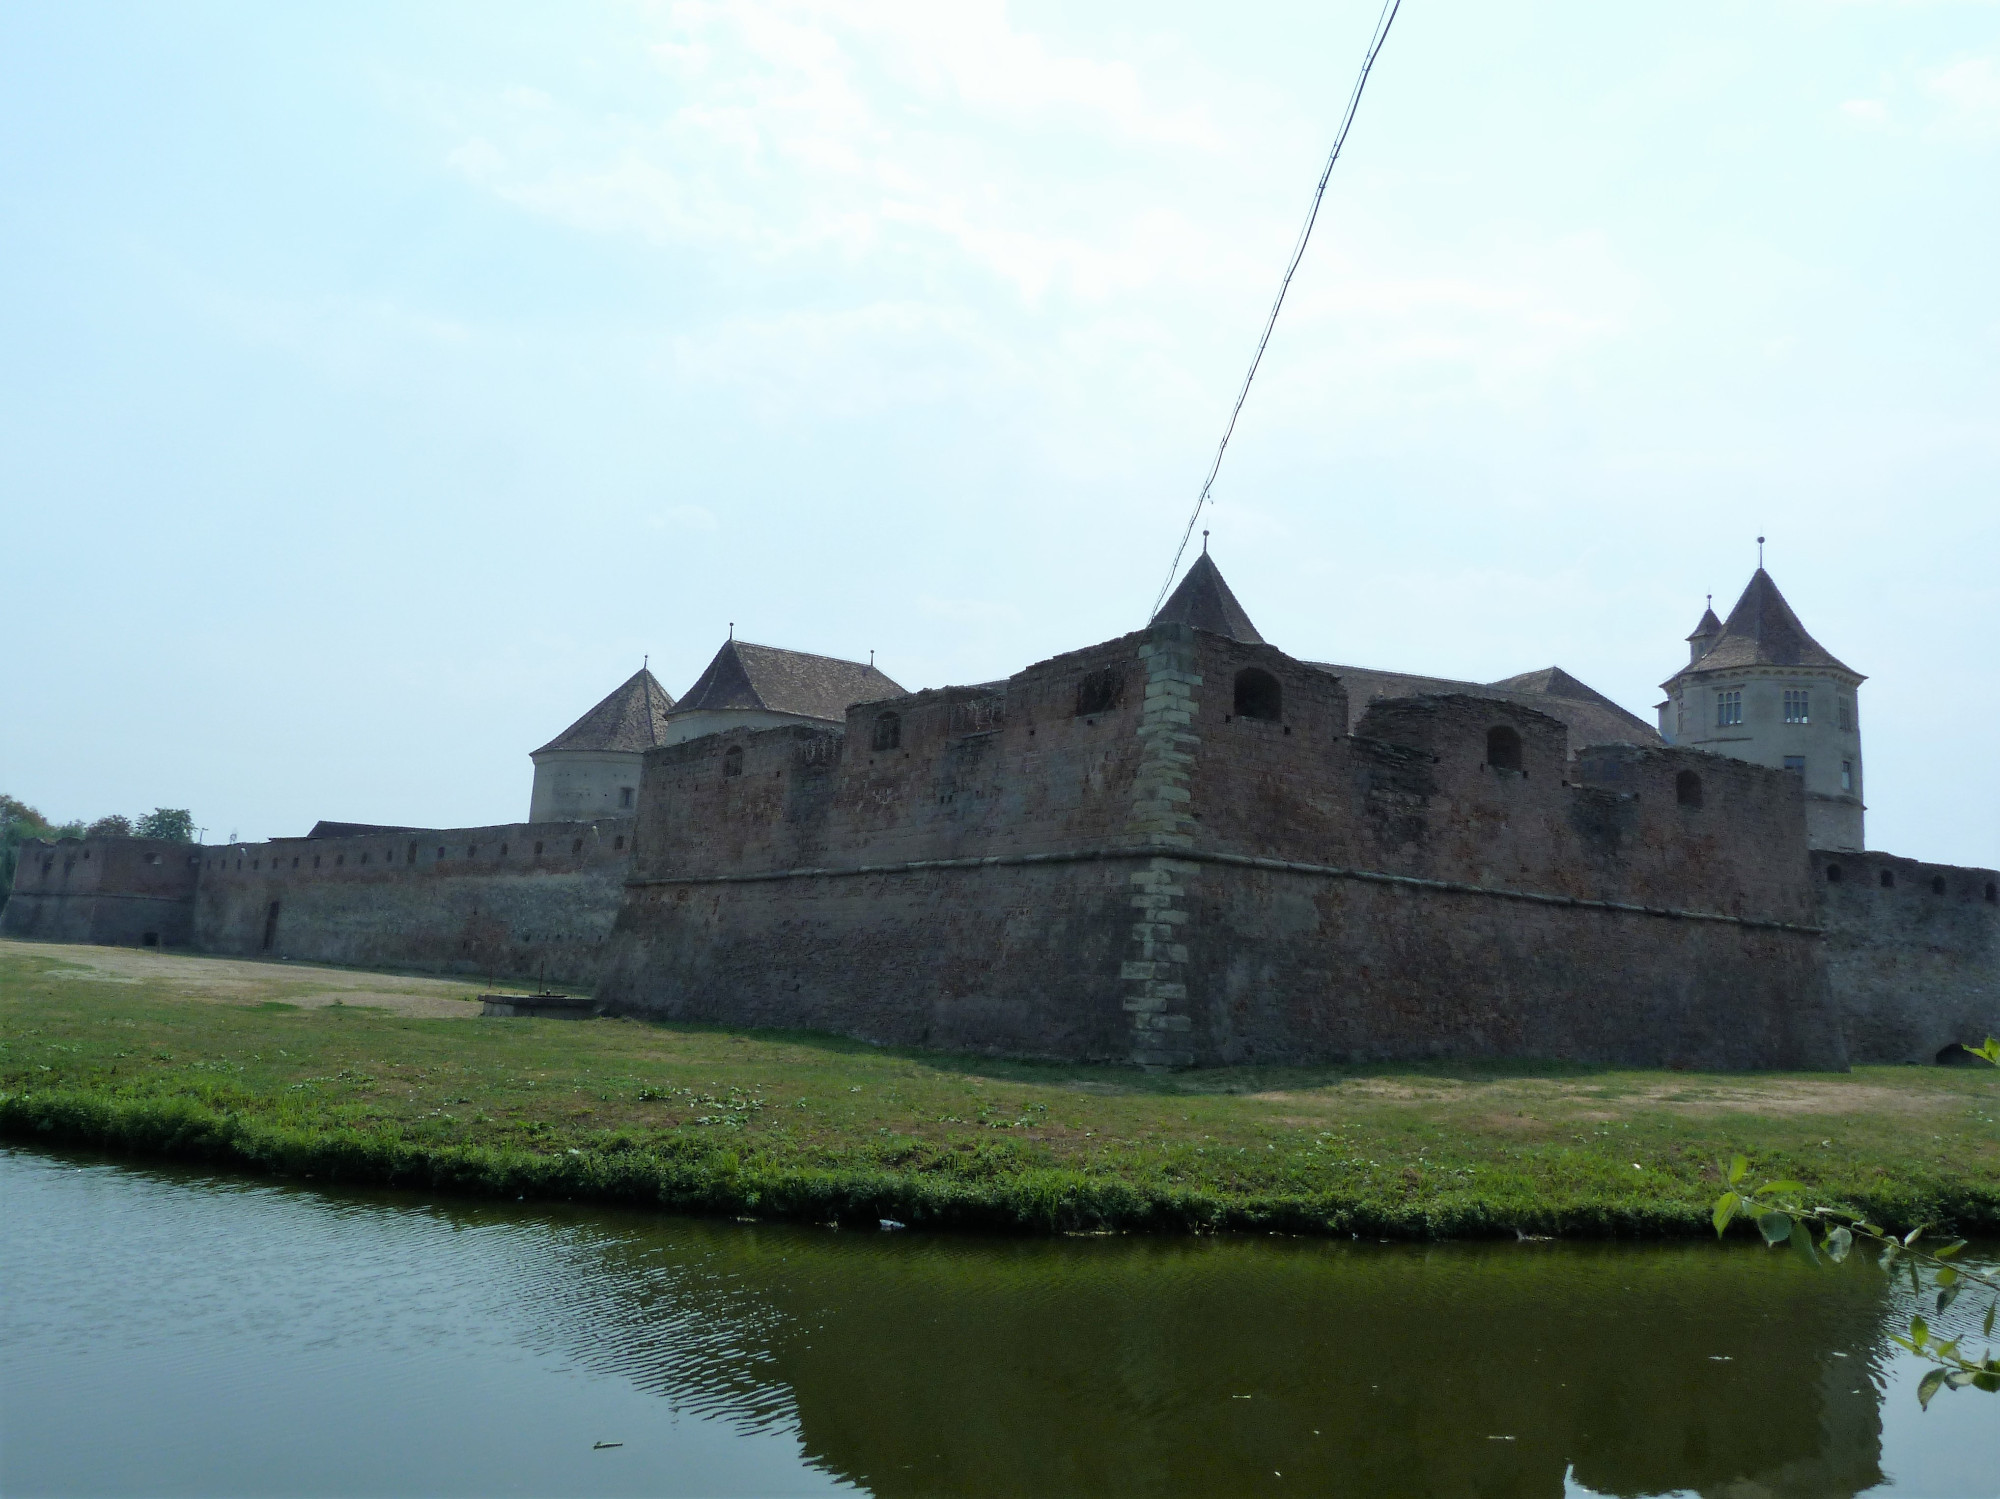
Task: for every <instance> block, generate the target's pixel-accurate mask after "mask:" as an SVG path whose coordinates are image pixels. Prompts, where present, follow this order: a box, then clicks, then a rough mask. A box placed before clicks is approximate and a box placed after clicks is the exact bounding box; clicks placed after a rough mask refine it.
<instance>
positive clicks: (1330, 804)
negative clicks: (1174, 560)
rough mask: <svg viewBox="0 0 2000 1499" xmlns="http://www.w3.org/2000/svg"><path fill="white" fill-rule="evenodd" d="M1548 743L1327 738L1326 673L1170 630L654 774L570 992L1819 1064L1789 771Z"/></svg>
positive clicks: (1490, 1048) (966, 1028)
mask: <svg viewBox="0 0 2000 1499" xmlns="http://www.w3.org/2000/svg"><path fill="white" fill-rule="evenodd" d="M888 725H893V727H885V726H888ZM1568 749H1569V747H1568V744H1567V739H1566V731H1565V729H1564V726H1563V725H1562V724H1561V723H1559V722H1557V721H1556V720H1554V719H1551V718H1549V717H1547V716H1545V715H1543V714H1540V713H1537V712H1535V711H1534V710H1532V709H1528V708H1524V707H1520V706H1518V705H1514V704H1502V703H1496V702H1494V701H1491V700H1475V699H1471V698H1461V697H1453V696H1443V697H1419V698H1413V699H1403V700H1397V701H1391V702H1387V703H1379V704H1377V705H1375V706H1374V707H1373V708H1371V709H1370V710H1369V712H1368V713H1367V714H1365V715H1364V716H1363V718H1362V720H1361V721H1360V724H1359V727H1358V730H1357V732H1355V733H1354V734H1352V735H1349V734H1348V732H1347V702H1346V694H1345V691H1344V689H1343V688H1342V686H1341V684H1340V681H1339V680H1338V678H1336V677H1334V676H1333V675H1331V674H1329V673H1327V672H1325V671H1322V670H1319V669H1317V668H1314V667H1311V666H1308V665H1306V664H1305V663H1303V662H1299V661H1296V660H1294V659H1292V658H1290V657H1288V656H1286V655H1285V654H1284V653H1282V652H1280V651H1278V650H1276V649H1275V648H1273V647H1270V646H1268V645H1262V644H1255V645H1246V644H1242V643H1239V642H1237V641H1234V640H1230V639H1225V638H1223V637H1221V636H1218V635H1212V634H1208V633H1206V632H1203V631H1198V630H1193V629H1190V628H1188V627H1186V626H1183V625H1171V624H1170V625H1156V626H1154V627H1153V628H1152V629H1151V630H1149V631H1147V632H1143V633H1141V634H1139V635H1134V636H1128V637H1125V638H1124V639H1122V640H1118V641H1112V642H1109V643H1107V644H1105V645H1103V646H1099V647H1095V648H1093V649H1091V650H1087V651H1081V652H1076V653H1072V654H1070V655H1066V656H1061V657H1057V658H1055V659H1054V660H1051V661H1047V662H1043V663H1041V664H1039V665H1037V666H1034V667H1031V668H1029V669H1028V670H1027V671H1024V672H1022V673H1020V674H1019V675H1017V676H1015V677H1014V678H1012V679H1010V680H1009V681H1008V683H1007V684H1006V685H1005V687H1004V689H1000V690H970V689H960V690H951V691H943V692H926V693H918V694H914V695H912V696H909V697H906V698H901V699H895V700H891V701H888V702H885V703H876V704H864V705H859V706H857V707H855V708H853V709H851V710H850V712H849V718H848V724H847V728H846V732H845V733H844V734H838V733H830V732H820V731H812V730H797V729H794V730H780V731H776V732H766V733H734V734H727V735H719V736H715V737H713V738H709V739H704V740H699V741H695V742H692V743H688V744H682V745H673V746H668V747H665V748H661V749H656V750H653V751H651V752H649V754H648V755H647V761H646V773H645V777H644V781H643V784H642V788H641V794H640V808H639V833H638V849H639V851H638V855H637V858H636V860H635V864H634V870H633V885H632V890H631V894H630V898H629V899H628V903H627V906H626V909H625V911H624V912H623V913H622V914H621V916H620V918H619V922H618V926H617V929H616V931H615V933H614V936H613V939H612V943H611V947H610V951H609V953H608V956H607V959H606V962H605V967H604V972H603V977H602V979H601V981H600V985H599V990H598V995H599V999H600V1001H601V1002H603V1003H604V1004H606V1005H607V1006H609V1007H610V1008H612V1009H614V1010H620V1011H624V1012H628V1013H636V1014H646V1015H659V1016H666V1017H675V1018H687V1019H702V1020H716V1021H723V1022H726V1023H733V1024H752V1025H793V1026H808V1027H814V1028H819V1029H827V1030H834V1031H839V1032H843V1033H846V1034H850V1035H857V1036H862V1037H865V1038H867V1039H871V1040H875V1041H880V1042H888V1043H897V1044H909V1045H925V1046H938V1047H947V1048H954V1049H966V1050H975V1051H985V1052H993V1053H1003V1054H1014V1055H1033V1056H1044V1057H1071V1058H1092V1059H1102V1060H1119V1061H1127V1060H1130V1061H1139V1062H1154V1063H1170V1064H1171V1063H1180V1064H1184V1063H1190V1062H1192V1063H1224V1062H1281V1061H1311V1060H1334V1059H1354V1060H1363V1059H1391V1058H1416V1057H1434V1056H1447V1055H1460V1056H1463V1055H1480V1056H1519V1057H1531V1056H1535V1057H1552V1056H1555V1057H1571V1058H1575V1059H1577V1060H1586V1061H1601V1062H1616V1063H1626V1064H1633V1065H1676V1066H1691V1067H1757V1066H1766V1067H1768V1066H1793V1067H1797V1066H1837V1065H1840V1064H1841V1062H1842V1061H1843V1059H1844V1047H1843V1046H1842V1043H1841V1027H1840V1025H1839V1022H1838V1019H1837V1017H1836V1016H1835V1014H1834V1011H1833V1008H1832V1000H1831V996H1830V993H1829V991H1828V988H1827V983H1826V975H1825V971H1824V967H1823V964H1822V963H1821V961H1820V944H1819V936H1818V933H1817V930H1816V929H1815V927H1814V925H1813V922H1814V907H1813V886H1812V884H1811V876H1810V868H1809V864H1808V860H1807V856H1806V853H1805V829H1804V805H1803V798H1802V796H1801V792H1800V788H1799V786H1798V782H1797V779H1796V777H1791V776H1787V775H1785V774H1784V773H1783V772H1774V771H1770V770H1766V769H1763V768H1761V767H1757V766H1752V765H1746V764H1741V763H1738V762H1734V761H1728V760H1721V759H1718V758H1716V757H1714V756H1710V755H1705V754H1701V753H1699V752H1696V751H1687V750H1673V749H1634V748H1630V747H1624V748H1620V749H1618V750H1614V751H1607V752H1605V753H1603V754H1600V755H1597V756H1594V757H1586V758H1584V759H1582V760H1578V761H1574V762H1572V761H1571V760H1570V759H1569V754H1568ZM1580 778H1581V779H1580ZM1685 778H1692V779H1691V780H1689V779H1685Z"/></svg>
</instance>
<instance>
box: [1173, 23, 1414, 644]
mask: <svg viewBox="0 0 2000 1499" xmlns="http://www.w3.org/2000/svg"><path fill="white" fill-rule="evenodd" d="M1402 3H1403V0H1384V3H1383V6H1382V14H1381V15H1380V16H1378V17H1377V18H1376V21H1375V32H1374V35H1373V36H1371V37H1370V38H1369V39H1368V55H1367V56H1366V57H1364V58H1363V59H1362V60H1361V72H1360V74H1359V75H1358V76H1357V77H1356V78H1355V80H1354V92H1353V93H1351V94H1349V95H1348V97H1347V113H1346V114H1344V115H1343V116H1341V120H1340V133H1339V134H1338V135H1336V136H1335V137H1334V138H1333V149H1332V150H1331V151H1329V152H1327V155H1326V165H1325V166H1324V167H1322V168H1320V174H1319V185H1318V186H1317V187H1316V188H1314V189H1313V199H1312V208H1311V210H1310V211H1309V212H1308V213H1307V214H1306V222H1305V227H1304V228H1302V229H1301V230H1299V242H1298V243H1297V244H1296V245H1294V246H1293V247H1292V258H1291V261H1290V262H1289V263H1288V264H1287V265H1286V266H1285V279H1284V280H1283V281H1280V282H1279V283H1278V295H1277V297H1276V298H1274V299H1273V301H1272V303H1271V312H1270V316H1268V317H1266V318H1265V319H1264V336H1263V337H1261V338H1259V339H1258V340H1257V352H1256V353H1255V354H1254V355H1253V356H1252V357H1251V360H1250V369H1249V371H1248V372H1247V373H1246V374H1245V375H1244V376H1243V388H1242V389H1241V390H1239V391H1238V392H1237V393H1236V405H1235V406H1234V407H1233V408H1232V409H1231V411H1230V413H1229V425H1228V426H1226V427H1224V428H1223V429H1222V441H1221V442H1219V443H1217V444H1216V445H1215V461H1214V462H1213V463H1211V464H1209V466H1208V477H1207V478H1206V479H1204V480H1203V481H1202V485H1201V493H1200V494H1198V495H1197V496H1195V502H1194V510H1193V513H1191V514H1190V515H1189V516H1188V523H1187V529H1186V530H1184V531H1182V532H1181V544H1180V545H1179V546H1178V547H1176V548H1175V549H1174V562H1173V566H1171V567H1169V568H1168V569H1167V580H1166V582H1164V583H1162V584H1161V585H1160V594H1159V597H1158V598H1156V599H1154V600H1153V609H1152V613H1153V614H1158V613H1159V612H1160V605H1161V604H1163V603H1165V602H1166V597H1167V590H1168V589H1170V588H1172V587H1173V586H1174V577H1175V575H1176V574H1178V573H1179V572H1180V570H1181V558H1182V557H1184V556H1186V555H1187V548H1188V541H1189V539H1190V538H1192V537H1193V535H1194V528H1195V525H1196V523H1197V522H1199V521H1200V519H1201V511H1202V507H1203V506H1204V505H1206V504H1208V503H1209V491H1210V490H1212V489H1213V488H1214V487H1215V476H1216V475H1217V474H1218V473H1220V472H1221V471H1222V455H1223V454H1224V453H1225V452H1227V451H1228V448H1229V438H1230V435H1231V434H1232V433H1234V432H1235V431H1236V419H1237V418H1238V417H1239V416H1241V415H1242V414H1243V403H1244V402H1245V401H1247V400H1248V399H1249V398H1250V382H1251V381H1252V380H1255V379H1256V378H1257V366H1258V365H1260V364H1262V363H1263V362H1264V350H1265V348H1266V347H1267V346H1268V345H1269V344H1270V342H1271V330H1272V329H1273V328H1275V327H1277V326H1278V311H1279V309H1280V308H1282V307H1283V306H1284V305H1285V293H1286V292H1288V291H1290V290H1291V286H1292V277H1293V276H1294V275H1295V274H1296V273H1297V271H1298V268H1299V262H1300V261H1301V260H1303V259H1305V253H1306V241H1307V240H1309V239H1311V238H1312V232H1313V225H1314V224H1315V223H1317V222H1318V221H1319V205H1320V202H1321V200H1322V199H1324V198H1325V197H1326V182H1327V179H1328V178H1329V177H1331V176H1332V175H1333V164H1334V163H1335V162H1336V161H1339V160H1340V148H1341V147H1342V146H1344V145H1346V144H1347V132H1348V131H1349V130H1351V129H1353V128H1354V113H1355V111H1356V110H1358V109H1359V108H1360V107H1361V91H1362V90H1363V89H1365V88H1366V87H1367V86H1368V74H1369V72H1370V70H1371V69H1373V68H1374V66H1375V57H1376V54H1377V53H1379V52H1380V51H1381V50H1382V44H1383V43H1384V42H1386V41H1388V40H1389V28H1390V26H1392V25H1394V24H1395V20H1396V12H1397V11H1398V10H1400V9H1401V8H1402ZM1147 617H1148V618H1151V617H1152V616H1151V615H1148V616H1147Z"/></svg>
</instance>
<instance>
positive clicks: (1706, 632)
mask: <svg viewBox="0 0 2000 1499" xmlns="http://www.w3.org/2000/svg"><path fill="white" fill-rule="evenodd" d="M1721 633H1722V621H1721V620H1719V619H1717V618H1716V617H1715V610H1714V609H1713V608H1712V607H1711V608H1708V609H1704V610H1702V611H1701V622H1700V623H1699V624H1697V625H1696V626H1695V627H1694V629H1692V630H1691V631H1689V632H1688V637H1687V638H1688V639H1689V640H1708V639H1711V638H1713V637H1714V636H1717V635H1720V634H1721Z"/></svg>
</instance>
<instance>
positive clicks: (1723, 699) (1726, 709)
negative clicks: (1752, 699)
mask: <svg viewBox="0 0 2000 1499" xmlns="http://www.w3.org/2000/svg"><path fill="white" fill-rule="evenodd" d="M1741 722H1743V692H1742V689H1741V688H1737V689H1734V690H1732V691H1729V692H1718V693H1716V695H1715V726H1716V727H1717V728H1718V729H1726V728H1729V727H1731V726H1732V725H1734V724H1739V723H1741Z"/></svg>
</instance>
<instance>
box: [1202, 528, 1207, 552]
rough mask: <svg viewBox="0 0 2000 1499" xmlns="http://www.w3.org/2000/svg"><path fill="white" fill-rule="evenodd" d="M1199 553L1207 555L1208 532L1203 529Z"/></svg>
mask: <svg viewBox="0 0 2000 1499" xmlns="http://www.w3.org/2000/svg"><path fill="white" fill-rule="evenodd" d="M1201 554H1202V556H1204V557H1206V556H1207V555H1208V532H1207V531H1205V530H1204V531H1203V532H1202V533H1201Z"/></svg>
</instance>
